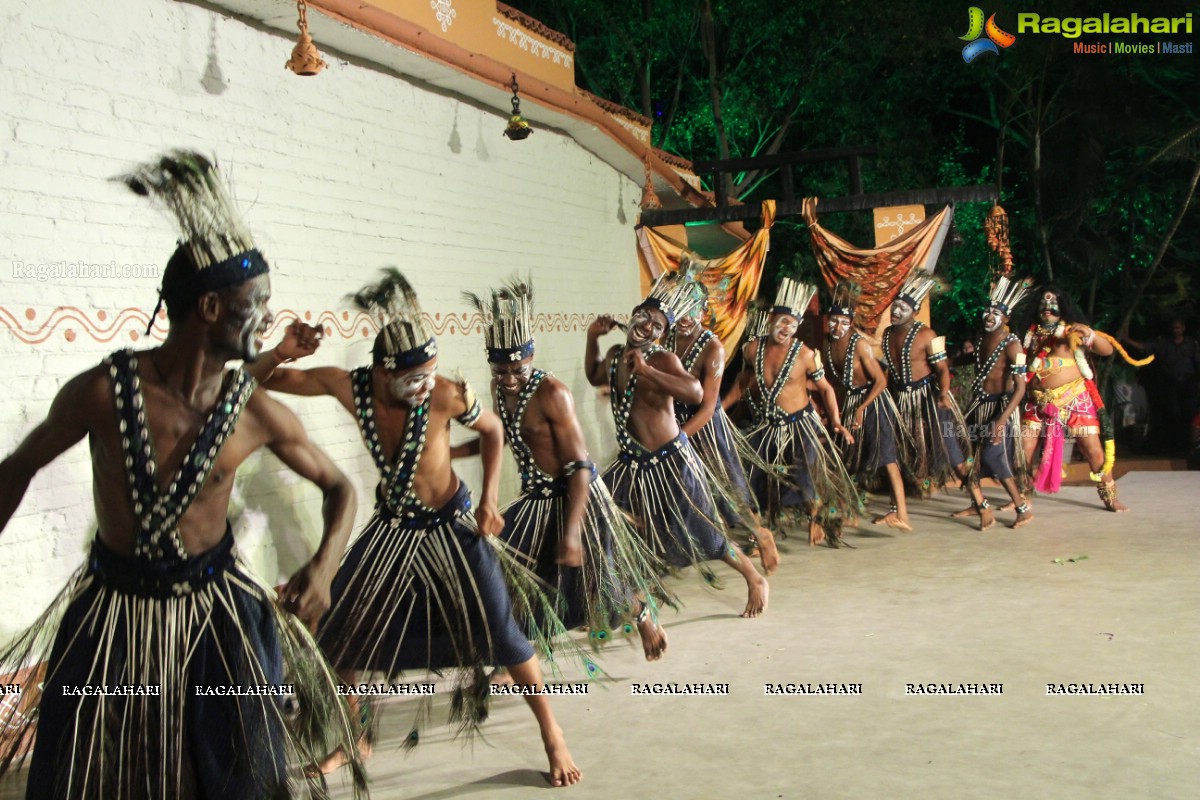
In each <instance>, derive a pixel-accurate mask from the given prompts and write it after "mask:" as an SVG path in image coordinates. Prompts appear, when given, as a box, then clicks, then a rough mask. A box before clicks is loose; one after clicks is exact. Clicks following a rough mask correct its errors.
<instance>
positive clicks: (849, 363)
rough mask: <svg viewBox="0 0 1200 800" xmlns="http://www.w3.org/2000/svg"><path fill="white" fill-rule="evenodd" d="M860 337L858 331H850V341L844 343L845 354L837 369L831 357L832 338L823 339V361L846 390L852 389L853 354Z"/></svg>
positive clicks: (835, 361)
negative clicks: (840, 365) (839, 367)
mask: <svg viewBox="0 0 1200 800" xmlns="http://www.w3.org/2000/svg"><path fill="white" fill-rule="evenodd" d="M862 338H863V337H862V334H860V333H858V331H851V332H850V343H849V344H847V345H846V356H845V358H843V359H842V367H841V369H838V365H837V360H836V359H835V358H834V357H833V340H832V339H826V340H825V361H826V363H827V364H828V365H829V369H830V370H832V371H833V374H834V375H836V376H837V379H838V380H839V381H841V384H842V386H844V387H845V389H846V391H848V392H849V391H851V390H852V389H854V363H855V359H854V355H855V353H857V352H858V343H859V341H860V340H861V339H862Z"/></svg>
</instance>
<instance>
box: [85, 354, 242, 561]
mask: <svg viewBox="0 0 1200 800" xmlns="http://www.w3.org/2000/svg"><path fill="white" fill-rule="evenodd" d="M104 363H105V364H107V365H108V374H109V375H110V376H111V378H112V389H113V400H114V403H115V404H116V409H117V420H118V423H117V424H118V427H119V429H120V433H121V449H122V450H123V451H124V453H125V470H126V474H127V475H128V476H129V492H130V499H131V501H132V503H133V512H134V514H135V515H136V517H137V524H138V531H137V534H136V537H135V541H134V547H133V553H134V557H136V558H140V559H143V560H145V561H155V562H176V563H178V562H183V561H187V560H188V559H189V558H190V557H191V556H190V555H189V554H188V552H187V550H185V549H184V546H183V538H182V537H181V536H180V534H179V520H180V519H182V518H183V515H184V514H185V513H186V512H187V510H188V508H189V507H190V506H191V504H192V501H193V500H195V499H196V493H197V492H199V491H200V488H201V487H202V486H204V482H205V480H207V479H208V476H209V473H211V472H212V468H213V465H214V464H215V463H216V460H217V453H218V452H220V450H221V447H222V446H223V445H224V444H225V441H226V439H227V438H228V437H229V434H230V433H231V432H232V431H233V429H234V426H236V425H237V421H238V417H240V416H241V413H242V409H243V408H245V405H246V401H247V400H248V399H249V398H250V395H251V394H252V393H253V392H254V387H255V385H256V384H255V381H254V379H253V378H251V377H250V376H249V375H247V374H246V373H245V372H244V371H243V370H241V369H236V370H233V371H231V372H228V373H226V377H225V384H224V387H223V388H222V390H221V393H220V395H218V397H217V403H216V405H215V406H213V410H212V411H210V412H209V414H208V417H207V418H206V419H205V420H204V424H203V425H202V426H201V428H200V433H199V434H197V436H196V440H195V441H194V442H192V446H191V449H190V450H188V452H187V455H186V456H184V459H183V462H182V463H181V464H180V465H179V469H178V470H176V472H175V474H174V475H173V476H171V481H170V483H168V484H167V488H166V489H163V488H161V485H160V483H159V480H158V464H157V463H156V460H155V452H154V443H153V442H152V441H151V439H150V430H149V428H148V427H147V425H146V401H145V399H144V398H143V396H142V382H141V378H140V377H139V375H138V357H137V355H136V354H135V353H133V352H131V351H129V350H121V351H118V352H116V353H113V354H112V355H111V356H109V357H108V358H107V359H105V362H104Z"/></svg>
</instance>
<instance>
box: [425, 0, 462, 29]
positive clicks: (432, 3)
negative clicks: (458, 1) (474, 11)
mask: <svg viewBox="0 0 1200 800" xmlns="http://www.w3.org/2000/svg"><path fill="white" fill-rule="evenodd" d="M453 4H454V0H429V7H430V8H432V9H433V10H434V11H436V12H437V21H438V22H440V23H442V33H445V32H446V31H448V30H449V29H450V26H451V25H453V24H454V18H455V17H457V16H458V12H457V11H455V10H454V9H453V8H451V6H452V5H453Z"/></svg>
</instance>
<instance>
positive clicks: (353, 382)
mask: <svg viewBox="0 0 1200 800" xmlns="http://www.w3.org/2000/svg"><path fill="white" fill-rule="evenodd" d="M371 372H372V368H371V367H359V368H357V369H355V370H354V371H353V372H351V373H350V387H351V390H352V393H353V395H354V410H355V412H356V413H355V419H356V420H357V422H358V429H359V432H360V433H361V434H362V437H363V441H364V442H365V443H366V445H367V450H368V451H370V453H371V458H373V459H374V460H375V466H376V467H378V469H379V475H380V481H379V486H378V488H377V489H376V491H375V497H376V500H377V501H378V503H379V504H380V505H381V506H382V507H384V508H386V509H387V510H388V511H389V512H391V514H392V516H404V517H408V518H410V519H411V518H413V517H416V516H417V514H418V513H419V512H421V511H423V510H425V505H424V504H423V503H422V502H421V501H420V500H418V499H417V497H416V495H414V494H413V493H412V486H413V481H415V480H416V477H417V463H418V462H419V461H420V460H421V453H423V452H424V451H425V437H426V433H427V431H428V428H429V405H430V403H431V402H432V401H433V393H432V392H430V394H429V396H428V397H426V398H425V402H423V403H422V404H421V405H419V406H416V407H414V408H412V409H410V410H409V412H408V417H407V419H405V420H404V432H403V435H402V437H401V439H400V445H399V446H398V447H397V448H396V454H395V456H394V457H393V458H392V459H391V460H390V461H389V460H388V457H387V454H386V453H384V451H383V446H382V445H381V444H380V442H379V429H378V427H377V426H376V424H375V398H374V396H373V395H372V391H371Z"/></svg>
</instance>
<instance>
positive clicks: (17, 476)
mask: <svg viewBox="0 0 1200 800" xmlns="http://www.w3.org/2000/svg"><path fill="white" fill-rule="evenodd" d="M103 380H104V378H103V377H102V376H101V374H100V373H99V372H98V368H97V369H92V370H88V371H87V372H85V373H83V374H81V375H77V376H75V377H74V378H72V379H71V380H70V381H68V382H67V384H66V385H65V386H63V388H62V389H60V390H59V392H58V395H57V396H56V397H55V398H54V402H53V403H52V404H51V405H50V413H49V415H47V417H46V419H45V421H43V422H42V423H41V424H40V425H38V426H37V427H36V428H34V429H33V430H32V431H31V432H30V433H29V435H28V436H26V437H25V439H24V440H23V441H22V442H21V443H20V444H19V445H17V449H16V450H13V452H12V453H11V454H10V455H9V457H8V458H6V459H4V461H2V462H0V531H3V530H4V528H5V527H6V526H7V525H8V521H9V520H10V519H12V515H13V514H15V513H16V511H17V507H18V506H20V505H21V499H22V498H24V497H25V491H26V490H27V489H28V488H29V482H30V481H32V480H33V476H34V475H36V474H37V473H38V471H39V470H41V468H42V467H44V466H46V465H47V464H49V463H50V462H51V461H53V460H54V459H56V458H58V457H59V456H60V455H62V454H63V453H65V452H66V451H67V450H69V449H70V448H71V447H73V446H74V445H75V444H77V443H78V442H79V441H80V440H81V439H83V437H84V436H86V435H87V434H88V430H89V426H88V419H87V416H86V414H87V413H88V412H89V411H90V410H91V409H93V408H97V407H99V406H97V405H96V404H97V402H98V401H99V398H98V397H97V394H98V392H97V391H96V387H97V385H98V382H99V381H103Z"/></svg>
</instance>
